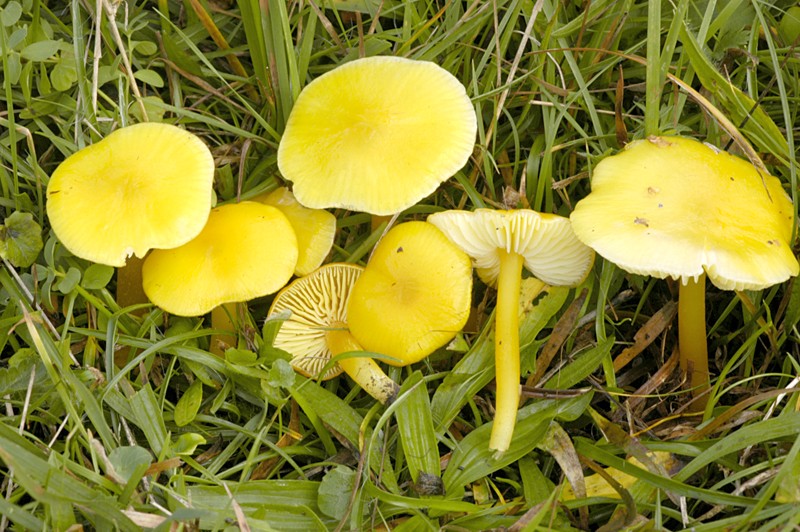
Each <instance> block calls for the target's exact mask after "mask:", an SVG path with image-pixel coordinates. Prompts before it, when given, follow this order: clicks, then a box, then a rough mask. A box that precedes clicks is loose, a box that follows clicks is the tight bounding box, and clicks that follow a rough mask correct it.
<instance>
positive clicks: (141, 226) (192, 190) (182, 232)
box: [47, 122, 214, 307]
mask: <svg viewBox="0 0 800 532" xmlns="http://www.w3.org/2000/svg"><path fill="white" fill-rule="evenodd" d="M213 179H214V159H213V157H212V156H211V152H210V151H209V149H208V147H207V146H206V145H205V144H204V143H203V141H202V140H200V139H199V138H198V137H197V136H195V135H193V134H192V133H189V132H188V131H185V130H183V129H181V128H179V127H176V126H172V125H169V124H160V123H152V122H151V123H145V124H136V125H132V126H128V127H124V128H120V129H117V130H116V131H114V132H112V133H111V134H109V135H108V136H107V137H106V138H104V139H103V140H101V141H99V142H96V143H95V144H92V145H91V146H87V147H86V148H83V149H82V150H79V151H77V152H76V153H74V154H72V155H71V156H69V157H67V159H65V160H64V161H63V162H62V163H61V164H60V165H59V166H58V167H57V168H56V170H55V171H54V172H53V175H52V176H51V177H50V181H49V182H48V185H47V216H48V218H49V219H50V225H51V226H52V228H53V231H54V232H55V234H56V236H57V237H58V239H59V240H60V241H61V243H62V244H64V246H65V247H66V248H67V249H68V250H69V251H70V252H71V253H73V254H74V255H76V256H77V257H80V258H82V259H86V260H90V261H92V262H97V263H100V264H107V265H110V266H116V267H120V268H121V269H120V270H119V271H118V273H117V293H118V303H119V304H120V306H122V307H125V306H128V305H131V304H135V303H142V302H145V301H146V299H144V298H142V297H140V296H138V295H137V294H141V261H140V260H137V259H141V258H143V257H144V256H145V254H146V253H147V252H148V251H149V250H151V249H169V248H174V247H177V246H180V245H182V244H185V243H186V242H188V241H189V240H191V239H192V238H194V237H195V236H197V234H198V233H199V232H200V231H201V230H202V229H203V226H204V225H205V223H206V219H207V218H208V213H209V211H210V209H211V201H212V190H211V187H212V183H213ZM127 262H130V265H129V266H128V267H126V268H122V267H123V266H126V263H127ZM129 293H130V294H131V295H130V296H128V295H126V294H129Z"/></svg>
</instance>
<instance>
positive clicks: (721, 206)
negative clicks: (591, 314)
mask: <svg viewBox="0 0 800 532" xmlns="http://www.w3.org/2000/svg"><path fill="white" fill-rule="evenodd" d="M571 219H572V225H573V228H574V230H575V233H576V234H577V235H578V238H580V239H581V240H582V241H583V242H585V243H586V244H588V245H589V246H591V247H592V248H594V249H595V250H596V251H597V253H599V254H600V255H602V256H603V257H605V258H606V259H608V260H610V261H611V262H613V263H615V264H617V265H618V266H619V267H620V268H622V269H624V270H626V271H629V272H631V273H637V274H641V275H652V276H654V277H658V278H665V277H671V278H673V279H680V280H681V281H682V282H683V283H686V282H688V280H689V279H690V278H697V277H698V276H700V275H702V274H703V273H704V272H705V273H707V274H708V278H709V279H710V280H711V282H712V283H713V284H714V285H716V286H717V287H719V288H722V289H725V290H744V289H751V290H757V289H762V288H766V287H768V286H771V285H773V284H777V283H780V282H782V281H785V280H786V279H788V278H789V277H791V276H793V275H797V273H798V263H797V259H796V258H795V257H794V254H793V253H792V250H791V246H790V239H791V235H792V223H793V210H792V204H791V200H790V199H789V196H788V195H787V194H786V192H785V191H784V190H783V188H782V186H781V183H780V181H779V180H778V179H777V178H775V177H773V176H771V175H769V174H767V173H765V172H763V171H762V172H761V173H759V171H758V170H756V168H755V167H754V166H753V165H752V164H750V163H749V162H747V161H745V160H743V159H740V158H738V157H735V156H733V155H730V154H728V153H726V152H721V151H718V150H716V149H714V148H711V147H709V146H708V145H705V144H703V143H701V142H698V141H696V140H693V139H690V138H682V137H650V138H648V139H646V140H639V141H635V142H631V143H630V144H628V145H627V146H626V147H625V149H624V150H623V151H622V152H620V153H619V154H617V155H613V156H611V157H606V158H605V159H603V160H602V161H600V163H599V164H598V165H597V167H596V168H595V170H594V174H593V176H592V192H591V194H589V195H588V196H587V197H586V198H584V199H582V200H581V201H579V202H578V203H577V205H576V206H575V210H574V212H573V213H572V216H571Z"/></svg>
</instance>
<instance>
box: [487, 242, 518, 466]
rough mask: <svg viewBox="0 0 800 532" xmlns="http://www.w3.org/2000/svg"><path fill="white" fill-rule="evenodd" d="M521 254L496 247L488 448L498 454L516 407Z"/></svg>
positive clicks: (509, 433) (514, 419) (503, 448)
mask: <svg viewBox="0 0 800 532" xmlns="http://www.w3.org/2000/svg"><path fill="white" fill-rule="evenodd" d="M522 263H523V260H522V256H521V255H519V254H517V253H506V252H505V251H503V250H500V274H499V276H498V278H497V307H496V309H495V318H494V319H495V332H494V360H495V368H496V370H495V375H496V376H495V380H496V383H497V398H496V405H495V416H494V425H492V435H491V438H490V439H489V449H492V450H494V451H497V454H498V455H499V454H502V453H504V452H505V451H507V450H508V446H509V445H510V444H511V437H512V436H513V434H514V425H515V424H516V422H517V410H518V408H519V391H520V387H519V378H520V376H519V308H518V307H519V291H520V284H521V282H522Z"/></svg>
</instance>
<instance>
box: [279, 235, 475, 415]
mask: <svg viewBox="0 0 800 532" xmlns="http://www.w3.org/2000/svg"><path fill="white" fill-rule="evenodd" d="M471 286H472V277H471V268H470V264H469V258H468V257H467V256H466V255H464V254H463V253H462V252H461V251H460V250H458V249H457V248H456V247H455V246H453V245H452V244H451V243H450V242H449V241H448V240H447V239H446V238H445V237H444V235H443V234H442V233H441V232H440V231H439V230H438V229H436V228H435V227H433V226H432V225H429V224H426V223H424V222H408V223H404V224H400V225H398V226H396V227H394V228H393V229H392V230H391V231H389V232H388V233H387V234H386V235H385V236H384V238H383V239H382V240H381V242H380V243H379V244H378V245H377V246H376V248H375V251H374V252H373V255H372V258H371V259H370V261H369V264H368V265H367V267H366V269H365V268H362V267H360V266H357V265H352V264H340V263H337V264H328V265H325V266H322V267H321V268H319V269H318V270H316V271H315V272H312V273H311V274H309V275H307V276H305V277H301V278H299V279H296V280H295V281H293V282H292V283H291V284H290V285H289V286H287V287H286V288H284V289H283V290H281V292H280V293H278V295H277V296H276V297H275V301H274V302H273V304H272V307H271V308H270V314H276V313H279V312H282V311H286V310H288V311H291V316H290V317H289V319H287V320H286V321H285V322H284V323H283V325H282V326H281V328H280V330H279V331H278V334H277V336H276V338H275V343H274V345H275V347H277V348H279V349H283V350H284V351H287V352H289V353H291V354H292V355H293V356H294V359H293V361H292V365H293V366H294V367H295V368H296V369H297V370H298V372H300V373H302V374H304V375H306V376H309V377H313V378H322V379H327V378H331V377H334V376H336V375H338V374H339V373H340V372H341V371H342V369H343V370H344V371H345V372H346V373H347V374H348V375H350V377H351V378H352V379H353V380H354V381H356V383H358V384H359V385H360V386H361V387H362V388H363V389H364V390H365V391H366V392H367V393H369V394H370V395H372V396H373V397H374V398H375V399H377V400H378V401H380V402H381V403H384V404H387V403H389V402H391V401H392V400H393V399H394V397H395V395H396V394H397V390H398V387H397V384H396V383H395V382H394V381H392V380H391V379H390V378H389V377H388V376H386V374H385V373H384V372H383V370H382V369H381V368H380V366H378V364H377V363H376V362H375V361H374V360H373V359H371V358H368V357H364V356H355V357H347V358H343V359H340V360H339V361H338V364H337V365H336V366H334V367H332V368H330V369H329V370H328V371H327V372H326V373H325V374H324V375H321V374H320V373H321V371H322V369H323V368H325V367H326V366H328V364H329V362H330V359H331V358H332V357H333V356H335V355H338V354H341V353H346V352H350V351H362V350H363V349H364V348H366V349H368V350H369V351H372V352H376V353H380V354H384V355H387V356H389V357H391V359H390V360H387V362H388V363H390V364H394V365H397V366H405V365H408V364H412V363H414V362H417V361H419V360H421V359H422V358H424V357H426V356H428V355H429V354H430V353H431V352H433V351H434V350H436V349H437V348H438V347H441V346H442V345H444V344H445V343H447V342H448V341H449V340H450V339H452V338H453V337H454V336H455V334H456V333H457V332H458V331H459V330H460V329H461V328H462V327H463V326H464V323H466V319H467V316H468V314H469V306H470V292H471Z"/></svg>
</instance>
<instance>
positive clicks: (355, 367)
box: [269, 263, 399, 404]
mask: <svg viewBox="0 0 800 532" xmlns="http://www.w3.org/2000/svg"><path fill="white" fill-rule="evenodd" d="M363 271H364V268H363V267H361V266H358V265H355V264H344V263H334V264H326V265H325V266H322V267H321V268H319V269H317V270H316V271H314V272H311V273H310V274H308V275H306V276H305V277H300V278H298V279H295V280H294V281H293V282H292V283H291V284H289V285H288V286H287V287H286V288H284V289H283V290H281V291H280V292H279V293H278V295H277V296H276V297H275V301H273V303H272V307H270V310H269V313H270V314H276V313H280V312H283V311H286V310H288V311H290V313H291V315H290V317H289V318H288V319H287V320H286V321H284V322H283V324H282V325H281V328H280V330H279V331H278V334H277V335H276V337H275V342H274V344H273V345H274V346H275V347H277V348H278V349H283V350H284V351H286V352H288V353H290V354H291V355H292V357H293V358H292V361H291V364H292V366H293V367H294V368H295V370H297V371H298V372H299V373H301V374H303V375H305V376H307V377H310V378H320V379H323V380H325V379H330V378H333V377H335V376H336V375H339V374H340V373H341V372H342V370H344V371H345V372H347V374H348V375H349V376H350V378H351V379H353V380H354V381H355V382H356V383H357V384H358V385H359V386H361V387H362V388H363V389H364V390H365V391H366V392H367V393H369V394H370V395H371V396H372V397H374V398H375V399H377V400H378V401H380V402H381V403H383V404H387V403H390V402H391V401H392V400H393V399H394V398H395V396H396V395H397V392H398V390H399V387H398V386H397V384H396V383H395V382H394V381H393V380H392V379H390V378H389V377H388V376H387V375H386V374H385V373H384V372H383V370H382V369H381V368H380V367H379V366H378V364H376V363H375V361H374V360H372V359H371V358H368V357H364V356H352V357H345V358H341V359H339V360H338V362H337V363H336V364H335V365H334V366H330V360H331V358H333V357H334V356H336V355H339V354H342V353H349V352H351V351H363V349H362V347H361V345H360V344H359V343H358V341H357V340H356V339H355V338H353V335H352V334H350V331H349V330H348V328H347V327H348V326H347V303H348V301H349V299H350V294H351V290H352V288H353V284H354V283H355V282H356V280H357V279H358V278H359V277H360V276H361V274H362V273H363ZM326 367H328V368H329V369H328V370H327V371H326V372H325V373H324V374H323V373H322V371H323V369H324V368H326Z"/></svg>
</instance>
